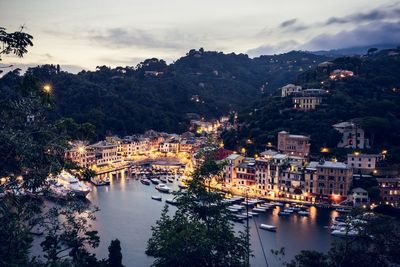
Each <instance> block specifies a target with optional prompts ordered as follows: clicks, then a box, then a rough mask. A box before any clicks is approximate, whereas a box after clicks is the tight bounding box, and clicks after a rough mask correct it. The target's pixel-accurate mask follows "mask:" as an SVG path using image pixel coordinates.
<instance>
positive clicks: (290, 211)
mask: <svg viewBox="0 0 400 267" xmlns="http://www.w3.org/2000/svg"><path fill="white" fill-rule="evenodd" d="M283 212H287V213H290V214H292V213H293V210H292V209H284V210H283Z"/></svg>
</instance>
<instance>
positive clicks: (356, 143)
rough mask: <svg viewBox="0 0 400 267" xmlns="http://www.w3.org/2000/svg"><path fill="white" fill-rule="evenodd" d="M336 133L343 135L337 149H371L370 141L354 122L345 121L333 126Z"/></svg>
mask: <svg viewBox="0 0 400 267" xmlns="http://www.w3.org/2000/svg"><path fill="white" fill-rule="evenodd" d="M332 126H333V128H335V130H336V131H338V132H339V133H341V134H342V139H341V140H340V141H339V143H338V145H337V147H343V148H359V149H365V148H370V146H369V140H368V139H367V138H366V137H365V132H364V130H363V129H362V128H361V127H360V125H359V124H358V123H356V122H354V121H344V122H340V123H337V124H334V125H332Z"/></svg>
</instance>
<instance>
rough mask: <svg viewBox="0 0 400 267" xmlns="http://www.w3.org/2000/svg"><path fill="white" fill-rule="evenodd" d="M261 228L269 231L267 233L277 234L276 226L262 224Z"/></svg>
mask: <svg viewBox="0 0 400 267" xmlns="http://www.w3.org/2000/svg"><path fill="white" fill-rule="evenodd" d="M260 228H261V229H264V230H267V231H272V232H275V231H276V228H277V227H276V226H274V225H269V224H261V225H260Z"/></svg>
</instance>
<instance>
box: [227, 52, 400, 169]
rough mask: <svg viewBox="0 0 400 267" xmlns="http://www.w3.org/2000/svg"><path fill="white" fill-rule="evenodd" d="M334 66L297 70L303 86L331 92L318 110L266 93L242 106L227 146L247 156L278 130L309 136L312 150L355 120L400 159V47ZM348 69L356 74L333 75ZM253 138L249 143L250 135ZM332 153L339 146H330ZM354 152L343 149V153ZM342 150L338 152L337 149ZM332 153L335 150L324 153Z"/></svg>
mask: <svg viewBox="0 0 400 267" xmlns="http://www.w3.org/2000/svg"><path fill="white" fill-rule="evenodd" d="M330 61H331V62H332V65H330V66H326V67H316V68H312V69H310V70H307V71H304V72H302V73H301V74H299V75H298V77H297V79H296V82H295V84H298V85H301V86H303V88H322V89H325V90H327V91H328V92H329V96H328V97H327V98H326V99H324V100H323V102H322V104H321V105H319V106H318V107H317V108H316V109H315V110H309V111H301V110H295V109H293V103H292V99H291V97H286V98H281V97H280V92H279V91H278V92H276V93H275V95H272V96H269V95H265V96H263V97H261V98H260V99H259V100H257V101H255V102H254V103H252V104H250V105H249V106H248V107H247V108H245V109H243V110H241V111H239V116H238V119H239V127H238V130H237V131H231V132H226V133H225V134H224V144H225V147H226V148H227V149H240V148H242V147H245V148H246V151H247V152H248V153H249V155H251V156H252V155H254V153H259V152H260V151H262V150H264V149H265V144H267V143H268V142H271V143H273V144H276V136H277V133H278V132H279V131H282V130H285V131H289V132H291V133H293V134H304V135H309V136H310V137H311V143H312V146H311V149H312V151H313V153H318V152H319V150H320V149H321V147H330V148H334V147H336V144H337V141H338V132H337V131H335V130H334V129H333V127H332V125H333V124H335V123H338V122H341V121H347V120H351V119H357V120H358V121H359V122H360V123H361V126H362V127H363V129H364V130H365V131H366V135H367V137H368V138H369V140H370V144H371V146H372V148H373V150H371V151H370V152H373V153H377V152H379V151H381V150H383V149H387V150H388V151H391V156H390V157H391V160H392V161H393V162H397V163H399V162H400V139H399V138H398V137H399V136H400V76H399V73H400V49H387V50H380V51H377V52H374V53H370V54H369V55H364V56H354V57H348V56H344V57H340V58H336V59H334V60H330ZM335 69H343V70H349V71H352V72H353V73H354V75H353V76H349V77H342V78H338V79H331V78H330V74H331V71H333V70H335ZM249 139H250V140H252V142H251V143H250V144H249V142H247V140H249ZM332 152H333V153H336V152H338V153H339V151H337V150H332ZM348 152H352V151H351V150H350V151H341V152H340V153H342V155H346V153H348ZM333 155H336V156H337V155H338V154H333ZM325 156H332V155H325Z"/></svg>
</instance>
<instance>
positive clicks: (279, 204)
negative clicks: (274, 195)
mask: <svg viewBox="0 0 400 267" xmlns="http://www.w3.org/2000/svg"><path fill="white" fill-rule="evenodd" d="M270 204H272V205H274V206H279V207H283V206H284V205H283V203H281V202H271V203H270Z"/></svg>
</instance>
